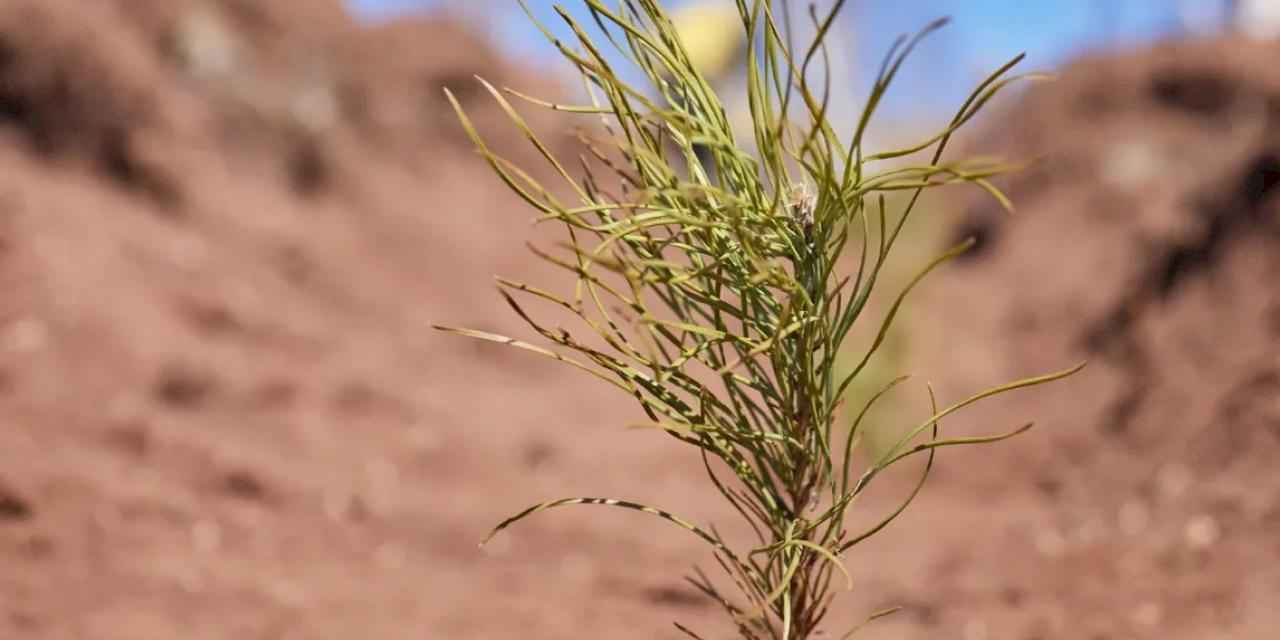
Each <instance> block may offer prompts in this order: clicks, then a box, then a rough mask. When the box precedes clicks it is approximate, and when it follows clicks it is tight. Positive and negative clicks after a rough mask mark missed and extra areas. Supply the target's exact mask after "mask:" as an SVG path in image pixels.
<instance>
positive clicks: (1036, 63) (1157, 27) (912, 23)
mask: <svg viewBox="0 0 1280 640" xmlns="http://www.w3.org/2000/svg"><path fill="white" fill-rule="evenodd" d="M680 1H681V0H673V4H679V3H680ZM724 1H725V2H729V1H730V0H724ZM349 2H350V3H351V6H352V8H353V10H354V11H355V12H356V13H357V14H358V15H360V16H362V17H364V18H365V19H368V20H380V19H385V18H387V17H391V16H394V15H397V14H401V13H407V12H415V11H416V12H429V11H433V10H437V9H440V8H445V9H448V8H450V7H451V6H452V7H455V8H456V7H465V6H466V5H467V4H468V0H349ZM1200 3H1201V5H1202V7H1205V8H1208V10H1212V9H1213V7H1216V6H1217V5H1218V4H1220V3H1219V2H1218V0H1200ZM486 4H487V5H488V6H490V7H498V8H497V9H495V10H494V13H493V17H492V20H491V22H490V23H489V24H490V27H491V28H492V32H493V33H494V34H495V35H496V39H497V40H498V41H499V42H500V45H501V46H503V47H505V48H506V49H508V50H509V51H510V52H511V53H513V54H515V55H519V56H522V57H529V56H535V57H536V56H546V57H547V59H548V60H553V59H554V58H553V57H552V52H551V49H550V45H548V44H547V43H545V42H544V41H542V39H541V36H540V34H538V33H537V31H536V30H534V29H533V28H532V27H531V26H530V25H528V23H527V20H526V18H525V16H524V15H523V14H522V13H521V12H520V11H519V9H518V8H517V7H516V3H515V1H514V0H510V1H508V0H497V1H496V2H494V1H489V2H487V3H486ZM529 4H530V6H531V7H533V9H534V11H535V13H537V14H539V16H540V17H541V18H542V19H544V21H545V22H548V23H556V21H557V20H558V18H557V17H556V16H555V14H554V12H553V11H552V6H553V5H554V4H556V3H554V2H551V1H549V0H529ZM559 4H562V5H563V6H565V7H566V8H568V9H570V10H571V11H572V12H574V13H579V14H581V13H582V12H581V10H580V6H581V4H582V3H581V2H580V1H579V0H559ZM806 4H807V3H806ZM1174 4H1175V3H1174V2H1172V1H1171V0H854V1H852V2H850V3H849V10H848V11H847V13H846V15H845V20H846V24H847V25H849V27H850V29H851V31H852V37H853V45H852V46H853V48H854V61H855V65H856V69H857V70H858V71H859V75H860V77H861V78H862V81H863V82H867V81H868V80H867V78H868V77H869V75H870V74H871V73H872V72H873V70H874V68H875V67H876V66H877V65H878V63H879V61H880V58H881V57H882V56H883V55H884V53H885V51H886V50H887V49H888V47H889V46H890V44H891V43H892V41H893V39H894V38H895V37H896V36H897V35H898V34H900V33H904V32H911V31H915V30H917V29H919V28H920V27H921V26H923V25H924V24H926V23H927V22H929V21H930V20H932V19H934V18H937V17H940V16H944V15H946V16H951V17H952V18H953V23H952V24H951V26H949V27H948V28H946V29H944V30H943V31H941V32H940V33H938V34H937V35H935V36H934V37H933V38H932V39H931V40H929V41H927V42H926V44H925V45H923V46H922V47H921V48H920V49H919V50H918V51H919V53H918V54H917V56H916V57H915V58H913V60H914V64H912V63H908V66H907V67H905V68H904V70H903V74H902V77H901V80H902V81H901V82H900V83H899V84H898V86H897V88H896V93H895V95H894V101H893V102H892V103H890V104H893V105H894V106H896V107H897V109H898V110H899V112H906V113H910V114H912V115H920V116H925V115H931V114H933V113H934V112H935V109H936V108H937V107H945V106H947V105H952V104H954V102H955V101H956V100H958V99H960V98H962V97H963V95H964V94H965V93H967V90H968V88H969V87H971V86H972V85H973V83H974V82H975V81H977V80H978V79H979V78H980V77H982V76H984V75H985V74H986V72H989V71H990V70H992V69H994V68H995V67H996V66H998V65H999V64H1001V63H1003V62H1004V61H1006V60H1008V59H1009V58H1011V57H1013V56H1014V55H1016V54H1018V53H1020V52H1023V51H1025V52H1027V54H1028V58H1027V62H1026V63H1024V67H1025V70H1032V69H1035V70H1045V69H1052V68H1053V67H1054V66H1055V65H1057V64H1059V63H1060V62H1062V61H1063V60H1066V59H1069V58H1070V57H1071V56H1073V55H1075V54H1077V53H1079V52H1082V51H1086V50H1089V49H1091V48H1096V47H1099V46H1108V45H1110V46H1121V47H1122V46H1127V45H1131V44H1133V43H1136V42H1142V41H1146V40H1150V39H1152V38H1156V37H1159V36H1161V35H1165V34H1168V33H1171V32H1173V31H1176V30H1177V28H1178V27H1177V25H1178V22H1177V19H1176V15H1175V11H1174V9H1173V8H1172V7H1173V6H1174ZM508 6H509V7H511V9H510V10H508V9H506V8H505V7H508ZM926 89H927V91H926Z"/></svg>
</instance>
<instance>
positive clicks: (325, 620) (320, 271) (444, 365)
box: [0, 0, 661, 639]
mask: <svg viewBox="0 0 1280 640" xmlns="http://www.w3.org/2000/svg"><path fill="white" fill-rule="evenodd" d="M476 73H478V74H481V75H484V76H485V77H487V78H489V79H490V80H492V81H494V82H495V83H497V84H499V85H501V84H505V83H510V84H513V85H514V86H518V87H520V88H522V89H525V90H528V91H530V92H531V93H534V94H548V90H549V89H551V87H548V86H547V85H546V83H542V82H540V81H539V80H538V79H537V78H536V76H534V75H533V74H530V73H529V72H528V70H527V69H521V68H519V67H518V66H516V65H513V64H510V63H507V62H505V61H499V60H498V58H497V57H496V56H495V55H494V54H493V53H491V52H490V50H489V48H488V47H487V45H486V43H484V42H482V41H480V40H479V39H478V38H476V37H474V36H471V35H469V34H467V33H464V32H462V31H460V30H459V29H458V28H457V27H454V26H452V25H449V24H444V23H440V22H436V21H431V20H420V21H416V22H406V23H401V24H398V25H395V26H390V27H380V28H377V29H364V28H359V27H357V26H356V25H355V24H354V23H353V22H352V21H351V19H350V18H349V17H348V16H347V15H346V14H345V13H344V12H343V11H342V9H341V3H340V2H339V1H338V0H312V1H308V2H304V1H295V2H243V1H239V0H225V1H221V2H213V1H209V2H168V1H164V2H161V1H154V2H136V1H134V0H127V1H126V0H120V1H119V2H97V3H84V2H79V1H76V0H30V1H14V2H6V3H3V4H2V5H0V167H2V168H3V171H2V172H0V173H2V174H3V176H4V178H3V179H2V180H0V283H3V288H4V291H5V295H4V297H3V300H0V425H3V428H0V564H2V565H3V566H4V567H5V568H4V570H3V571H0V636H3V637H24V638H73V637H74V638H79V637H91V638H104V639H106V638H139V637H157V638H160V637H163V638H172V637H207V638H231V637H236V638H240V637H275V636H278V635H281V634H285V635H290V636H292V637H308V638H315V637H354V636H357V635H364V636H368V637H386V638H392V637H404V635H405V634H406V633H410V634H413V635H419V636H423V637H507V636H509V635H510V634H513V633H517V632H518V631H521V632H522V631H528V632H529V633H530V634H533V635H534V636H537V635H539V634H541V635H542V637H556V636H557V635H560V634H558V632H557V631H555V629H557V628H559V627H558V626H557V625H563V624H566V623H565V621H557V620H556V619H555V617H554V616H548V615H546V604H545V603H546V602H547V601H546V600H544V599H542V598H534V596H533V595H532V594H529V595H519V597H516V596H510V597H508V598H507V600H508V601H509V602H511V603H512V605H511V606H512V607H513V609H512V613H511V614H510V615H508V616H494V615H492V609H491V608H490V607H489V606H488V604H486V603H485V602H484V601H483V598H485V597H488V596H489V595H491V594H497V593H503V592H504V590H506V591H510V590H511V589H512V588H517V589H518V588H519V587H518V586H514V587H513V586H512V585H518V584H519V583H522V582H529V583H532V582H533V577H534V576H536V575H548V574H554V573H556V571H558V569H557V567H559V565H560V563H561V562H562V561H563V559H564V557H565V554H564V553H559V554H552V555H550V556H549V557H547V558H543V557H541V556H540V555H539V554H533V555H532V556H528V557H525V558H524V559H520V560H515V561H511V560H509V561H507V562H506V563H498V562H489V563H485V562H484V560H485V558H484V557H483V556H482V555H481V554H480V553H479V552H478V551H477V550H476V548H475V542H476V541H477V540H479V539H480V538H481V537H482V536H483V534H484V532H485V527H487V526H489V525H491V524H492V523H493V522H496V521H497V520H498V519H500V518H501V517H502V515H503V514H504V512H505V511H506V510H507V509H509V508H514V507H515V506H516V505H515V504H512V503H510V502H508V501H505V500H504V501H502V503H501V504H493V500H492V499H493V497H494V496H498V495H503V494H504V493H506V492H508V490H509V486H510V485H511V484H512V483H516V482H523V483H524V485H522V486H529V487H531V489H538V488H541V489H544V490H545V492H546V493H551V492H556V493H558V492H562V491H565V490H567V488H566V487H565V486H564V485H565V484H567V482H568V479H569V478H570V477H571V476H569V474H568V473H567V471H566V470H567V469H569V468H571V467H572V463H573V462H574V461H575V458H577V457H581V455H580V454H577V453H568V452H561V451H559V450H557V449H555V448H554V447H553V446H552V445H550V444H548V442H551V441H552V434H553V433H556V434H558V433H562V432H564V431H565V430H572V429H578V428H580V427H583V426H586V424H588V423H593V422H603V416H604V415H605V413H606V410H605V407H608V406H609V405H608V404H607V402H603V401H596V400H592V399H590V398H586V399H583V398H578V399H577V400H576V402H575V404H574V406H575V412H574V413H573V414H571V415H569V419H567V420H566V419H565V416H564V414H563V413H562V412H560V411H558V409H557V408H558V407H559V406H561V404H562V403H567V402H568V401H569V399H570V398H571V397H573V396H574V395H581V394H580V393H578V394H574V393H573V392H572V390H571V389H570V388H569V386H568V385H566V384H563V383H562V378H561V377H560V375H559V371H558V370H557V369H555V368H554V367H547V369H546V370H543V369H537V368H536V363H535V364H534V365H530V360H529V359H521V358H513V357H512V354H510V353H508V352H507V351H503V350H499V349H490V348H485V347H477V346H476V345H474V344H470V343H467V342H465V341H462V340H457V339H448V338H444V337H441V336H439V335H437V334H434V333H433V332H431V330H430V329H429V325H430V323H431V322H442V321H448V322H456V323H460V324H462V323H466V324H470V325H473V326H480V327H487V328H491V329H494V330H510V329H513V328H514V327H513V324H514V323H512V322H511V320H510V314H509V313H507V310H506V308H505V306H504V305H503V304H502V302H501V300H500V299H499V298H497V296H494V295H489V294H490V291H489V289H488V287H487V283H488V282H489V278H490V276H491V274H492V273H495V272H504V273H511V274H528V273H530V272H531V271H532V272H536V268H534V267H531V266H530V265H529V264H528V262H529V261H528V258H527V257H526V256H527V253H526V252H525V251H524V250H523V248H522V241H523V236H524V234H523V233H521V234H512V233H509V229H510V228H511V225H512V224H513V223H515V224H522V223H524V222H525V221H526V220H527V219H528V218H529V217H530V216H528V215H522V214H519V213H513V211H516V212H518V211H519V209H517V208H516V207H515V206H514V203H513V199H512V198H510V197H509V196H507V195H506V193H505V192H504V191H503V190H502V189H501V188H500V184H499V183H498V182H497V180H496V179H495V178H494V177H493V176H492V175H491V174H490V172H489V171H488V169H487V168H486V167H485V166H484V164H483V163H482V162H480V161H479V160H478V159H477V158H476V156H475V154H474V153H473V151H472V148H471V145H470V143H469V142H467V141H466V140H465V138H463V137H462V136H461V135H460V131H459V129H458V128H457V126H456V124H454V121H453V116H452V114H451V112H450V111H449V110H448V109H447V105H446V103H445V101H444V100H443V97H442V95H441V85H442V84H443V83H458V84H459V85H462V84H463V80H464V79H466V83H465V86H459V87H458V89H459V95H460V97H461V99H462V100H463V102H464V103H466V104H467V106H468V108H469V109H471V112H472V117H473V118H474V119H475V120H476V122H477V124H478V126H480V127H482V128H484V129H485V130H487V131H493V132H494V136H495V140H494V141H493V143H494V144H495V145H497V146H498V147H499V148H501V149H503V150H504V151H509V153H510V155H511V156H512V157H514V158H515V159H516V160H517V161H527V160H529V159H530V158H531V157H533V156H534V155H536V154H535V152H533V151H532V150H531V149H526V148H525V147H526V146H527V145H520V144H517V143H519V142H520V136H519V132H518V131H516V130H514V128H513V127H511V126H510V125H508V124H507V123H506V120H505V116H504V115H503V114H502V113H501V110H500V109H498V108H497V107H496V106H494V105H493V104H492V102H491V101H490V100H488V99H487V97H485V99H477V98H482V97H484V96H483V94H482V93H481V92H476V91H475V90H474V82H473V81H472V80H470V77H471V75H472V74H476ZM552 95H554V94H552ZM531 118H532V121H533V122H534V124H535V126H538V127H541V128H547V126H548V124H549V121H548V120H546V119H544V118H540V117H538V116H537V115H536V114H531ZM550 133H551V138H552V139H553V140H554V139H555V137H556V134H555V130H552V131H551V132H550ZM513 215H514V216H515V217H514V218H513V217H512V216H513ZM535 277H536V274H535ZM531 367H533V368H531ZM534 373H536V374H537V375H536V377H535V379H533V380H532V381H530V377H531V375H532V374H534ZM517 407H519V408H518V409H517ZM553 417H554V419H553ZM477 425H483V426H484V427H485V428H484V429H482V430H480V431H479V432H478V433H470V431H473V430H476V426H477ZM609 434H610V435H616V433H615V432H613V431H611V430H610V431H609ZM587 439H588V440H590V436H588V437H587ZM636 455H637V457H638V458H639V459H641V460H655V459H656V458H655V457H654V456H656V455H657V453H656V451H654V450H650V451H649V452H648V453H646V452H645V449H644V448H643V447H641V448H640V450H638V453H637V454H636ZM646 456H648V457H646ZM495 467H496V468H500V469H504V470H506V473H489V472H487V471H486V470H487V469H490V468H495ZM584 467H585V469H586V470H587V472H588V473H591V472H596V471H599V470H600V469H602V468H604V465H603V462H597V463H592V462H590V461H587V463H586V464H585V465H584ZM605 475H608V474H605ZM614 475H615V476H616V475H618V474H616V473H615V474H614ZM572 477H576V478H578V479H580V478H581V476H572ZM538 495H539V496H541V495H544V493H543V492H542V491H539V493H538ZM520 497H521V499H525V498H527V499H532V498H533V496H532V495H531V494H523V492H522V495H521V496H520ZM569 522H573V520H572V519H570V520H569ZM534 531H535V532H536V531H537V530H536V529H535V530H534ZM618 534H619V532H618V531H617V530H616V529H608V528H605V529H603V530H601V529H594V530H593V529H588V530H587V533H586V534H584V535H581V536H578V537H577V538H572V537H570V538H566V539H564V540H561V539H560V538H558V537H557V538H551V539H548V540H546V541H545V542H538V543H535V548H539V549H547V550H556V549H559V550H561V551H563V550H565V549H569V548H581V547H583V546H586V545H589V544H597V545H599V544H603V542H602V541H603V540H606V539H611V540H621V541H622V542H620V543H616V544H621V545H626V544H628V543H627V540H631V541H632V542H630V543H629V544H631V546H633V547H639V546H641V544H640V540H639V539H637V538H636V537H635V536H630V537H628V535H626V534H625V532H622V533H621V535H618ZM544 537H545V535H544ZM601 556H603V554H601ZM657 565H658V566H660V565H661V563H657ZM602 566H603V560H602V561H601V564H599V565H597V564H591V565H588V566H587V569H589V570H590V572H591V573H589V574H583V576H582V578H581V580H584V582H580V583H571V584H575V585H578V586H576V587H575V588H579V589H583V588H589V587H591V588H594V587H595V586H597V583H595V582H585V580H586V579H587V578H588V577H591V578H592V579H594V576H595V575H596V574H603V575H604V576H606V577H613V578H617V579H618V580H619V582H620V583H621V582H622V581H621V578H620V576H621V574H622V573H623V572H624V569H622V568H619V569H618V570H616V571H612V572H610V571H604V570H602V569H601V568H600V567H602ZM484 567H489V571H488V572H485V571H484V570H483V568H484ZM641 584H642V585H643V584H644V583H641ZM642 588H643V587H642ZM617 599H619V600H622V601H625V602H630V603H632V604H630V606H631V608H632V609H633V610H636V609H640V610H643V609H644V608H645V607H648V606H651V605H649V604H648V601H646V600H644V599H643V598H641V597H635V596H633V594H624V595H621V596H619V597H618V598H617ZM552 600H553V601H554V598H553V599H552ZM626 606H627V605H624V606H623V609H624V610H625V609H626ZM530 612H533V613H530ZM531 620H532V621H531ZM656 624H658V623H657V622H655V625H656Z"/></svg>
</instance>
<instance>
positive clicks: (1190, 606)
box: [903, 41, 1280, 638]
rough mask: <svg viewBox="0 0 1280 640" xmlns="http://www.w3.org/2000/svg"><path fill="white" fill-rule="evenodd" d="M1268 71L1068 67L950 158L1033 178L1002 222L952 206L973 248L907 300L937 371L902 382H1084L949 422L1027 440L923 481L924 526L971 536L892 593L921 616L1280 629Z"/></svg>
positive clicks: (1184, 633) (959, 461)
mask: <svg viewBox="0 0 1280 640" xmlns="http://www.w3.org/2000/svg"><path fill="white" fill-rule="evenodd" d="M1277 53H1280V48H1277V46H1276V45H1275V44H1260V43H1256V42H1244V41H1205V42H1184V43H1170V44H1163V45H1159V46H1157V47H1155V48H1154V49H1151V50H1145V51H1139V52H1134V53H1130V54H1124V55H1115V56H1099V57H1096V58H1092V59H1085V60H1081V61H1079V62H1076V63H1074V64H1072V65H1071V66H1069V67H1068V68H1067V69H1065V70H1064V71H1063V73H1062V75H1061V77H1060V79H1059V80H1058V81H1057V82H1054V83H1050V84H1047V85H1042V86H1040V87H1038V88H1036V89H1034V90H1033V91H1031V92H1030V93H1029V94H1028V95H1026V96H1025V97H1024V98H1023V99H1020V100H1019V101H1018V102H1017V103H1016V105H1015V106H1013V107H1012V108H1010V109H1009V110H1008V111H1007V112H1006V113H1003V114H1001V115H1000V116H998V117H997V118H994V119H993V121H994V122H998V123H999V124H998V125H993V126H992V127H990V128H989V129H988V130H987V133H988V134H989V135H988V136H987V137H985V138H982V139H981V143H978V144H972V145H971V146H972V148H976V149H977V150H979V151H983V152H997V153H1000V154H1001V155H1012V156H1014V157H1018V158H1027V157H1042V158H1043V160H1042V161H1041V162H1039V163H1038V164H1036V165H1035V167H1034V168H1033V169H1031V170H1028V171H1026V172H1023V173H1021V174H1019V175H1017V176H1016V177H1013V178H1011V179H1009V180H1008V181H1006V183H1005V184H1004V185H1003V186H1004V187H1005V188H1006V189H1007V190H1008V191H1009V193H1010V195H1011V197H1012V199H1013V201H1014V202H1015V203H1016V205H1017V206H1018V208H1019V212H1018V213H1017V214H1015V215H1013V216H1007V215H1005V214H1004V213H1002V212H1000V211H998V210H997V205H994V203H991V202H990V201H988V200H985V199H984V200H981V201H979V200H978V199H976V198H975V199H973V200H970V201H969V202H971V203H972V204H970V205H969V206H968V208H967V209H966V208H965V206H964V205H960V208H961V209H962V210H964V213H963V215H961V216H960V218H959V220H958V221H957V222H956V223H955V225H954V228H952V229H951V231H950V235H951V236H952V237H960V236H965V235H975V236H976V237H977V238H978V239H979V240H980V244H979V245H978V247H977V248H976V250H975V251H974V252H973V253H972V254H970V256H969V257H968V258H967V259H965V260H964V261H962V262H961V263H959V264H957V265H955V266H954V267H952V268H951V269H949V270H948V271H947V273H946V274H944V275H942V276H940V277H939V278H938V279H936V280H934V281H933V282H932V283H931V284H930V285H929V290H928V292H927V293H926V294H925V296H924V297H925V298H926V299H925V300H923V301H921V302H920V305H921V308H922V311H921V312H920V313H918V314H917V316H916V317H917V319H918V320H920V321H919V322H917V325H918V326H917V336H918V337H919V339H920V341H921V348H919V349H917V353H927V352H928V351H929V349H930V348H932V349H935V350H937V351H936V353H938V354H940V355H937V356H934V357H930V358H925V357H923V356H921V357H919V360H920V362H919V363H918V366H916V367H913V368H914V369H916V370H919V371H921V372H927V373H928V375H930V376H933V377H935V379H939V380H940V381H941V387H942V388H943V389H944V390H945V391H944V395H946V396H947V397H950V398H956V397H959V396H960V395H961V394H963V393H967V392H972V391H974V390H976V388H977V387H979V386H985V385H990V384H994V383H998V382H1002V381H1004V380H1007V379H1011V378H1013V377H1022V376H1027V375H1032V374H1035V373H1039V372H1044V371H1048V370H1052V369H1057V368H1062V367H1064V366H1066V365H1068V364H1071V363H1074V362H1078V361H1080V360H1082V359H1088V360H1089V361H1090V363H1091V364H1090V367H1089V368H1088V369H1086V371H1085V372H1084V373H1082V374H1080V375H1079V376H1078V377H1077V378H1075V379H1073V380H1071V381H1070V382H1067V383H1064V384H1061V385H1057V386H1054V387H1052V388H1045V389H1043V390H1037V391H1035V392H1031V393H1027V394H1025V395H1021V396H1017V397H1010V398H1007V399H1005V400H1003V401H997V402H995V403H994V406H992V407H989V408H987V409H986V410H980V411H978V412H976V413H974V414H971V415H970V416H968V417H966V418H961V419H959V420H957V421H956V423H955V424H953V425H952V427H955V428H957V429H959V430H965V429H972V430H975V431H976V430H978V429H981V430H982V431H985V432H991V431H994V430H1000V429H1006V428H1012V427H1013V426H1016V424H1017V423H1018V421H1020V420H1025V419H1035V420H1037V421H1038V423H1039V424H1041V425H1042V426H1043V428H1042V429H1041V430H1039V431H1034V432H1032V435H1029V436H1027V437H1025V438H1022V439H1019V440H1016V441H1015V443H1011V444H1008V445H1005V446H998V447H995V448H992V449H988V450H986V451H981V452H967V453H963V454H955V455H954V456H953V458H952V459H949V460H948V461H947V462H945V463H944V465H945V466H944V470H943V474H942V475H940V478H941V479H940V480H939V481H938V482H937V483H936V484H935V485H933V490H934V491H937V493H936V494H935V495H934V496H933V497H932V498H931V501H930V504H931V505H934V506H933V507H932V508H933V509H937V510H939V512H942V510H943V509H950V510H955V509H957V508H961V507H960V505H962V504H964V503H966V502H969V503H971V504H973V506H972V507H971V508H972V509H975V510H982V511H984V512H987V513H989V514H990V518H989V519H987V520H986V521H985V522H984V523H982V524H981V525H978V526H979V528H978V529H976V530H971V531H969V532H968V535H969V536H973V537H974V538H975V539H979V540H983V541H984V542H980V543H977V544H974V543H972V542H970V543H968V544H967V545H966V546H967V549H966V551H964V552H956V551H952V552H941V551H940V552H938V556H939V557H938V558H936V559H935V562H936V563H937V564H938V566H939V567H947V568H946V569H945V570H944V569H941V568H935V570H934V571H933V572H926V573H924V574H922V576H921V577H920V578H919V580H920V582H919V583H918V584H917V585H916V586H915V587H913V588H915V589H919V590H920V592H921V593H926V592H927V593H930V594H933V595H930V596H922V597H924V598H925V599H926V601H927V602H928V603H929V606H930V607H934V608H936V611H935V614H936V613H937V611H944V612H945V613H944V614H942V615H935V618H936V619H937V620H939V621H942V622H944V623H947V624H966V620H967V621H968V622H967V623H968V624H972V625H974V626H973V629H975V630H977V631H975V633H979V631H981V632H982V633H988V632H989V633H990V634H991V635H990V637H1019V638H1022V637H1025V638H1081V637H1085V638H1123V637H1152V638H1155V637H1159V638H1198V637H1230V638H1263V637H1268V636H1269V634H1271V633H1273V631H1271V630H1272V629H1274V628H1275V625H1276V624H1277V623H1280V620H1278V619H1277V618H1276V614H1275V611H1274V607H1272V606H1271V605H1270V604H1269V603H1272V602H1275V601H1276V600H1277V598H1280V570H1277V569H1274V568H1273V567H1280V544H1277V540H1280V476H1277V475H1276V474H1275V473H1274V472H1273V469H1274V465H1275V461H1276V460H1277V459H1278V457H1280V368H1278V367H1280V289H1277V288H1276V287H1275V286H1274V282H1275V280H1276V278H1277V276H1280V74H1277V72H1276V69H1275V67H1274V60H1275V56H1276V54H1277ZM935 501H936V502H935ZM943 502H947V503H948V504H947V505H946V506H939V504H940V503H943ZM1019 505H1020V506H1019ZM944 520H945V518H942V517H941V516H939V522H942V521H944ZM939 526H942V525H941V524H939ZM904 528H905V527H904ZM911 542H920V541H914V540H913V541H908V542H904V543H903V544H910V543H911ZM956 542H957V544H961V542H960V541H956ZM920 544H922V545H923V544H924V543H923V542H920ZM948 553H949V554H951V556H950V560H948V558H947V554H948ZM957 556H959V557H961V558H964V559H963V560H957V559H956V558H957ZM931 610H933V609H931ZM935 630H936V628H935ZM922 633H924V634H927V633H928V631H925V632H922ZM920 637H925V635H921V636H920ZM982 637H986V636H982Z"/></svg>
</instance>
